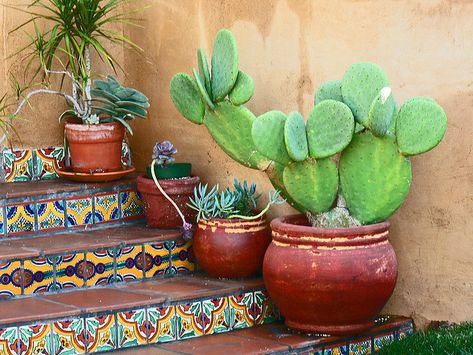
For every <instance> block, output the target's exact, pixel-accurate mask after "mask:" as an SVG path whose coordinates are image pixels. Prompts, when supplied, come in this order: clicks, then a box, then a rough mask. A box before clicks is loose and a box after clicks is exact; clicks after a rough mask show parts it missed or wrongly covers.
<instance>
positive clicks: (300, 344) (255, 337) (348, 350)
mask: <svg viewBox="0 0 473 355" xmlns="http://www.w3.org/2000/svg"><path fill="white" fill-rule="evenodd" d="M412 332H413V323H412V320H411V319H409V318H404V317H391V318H390V319H389V320H387V321H386V322H384V323H382V324H379V325H376V326H375V327H374V328H372V329H371V330H370V331H368V332H365V333H363V334H359V335H356V336H351V337H334V336H328V337H323V336H308V335H302V334H297V333H295V332H292V331H290V330H289V329H288V328H287V327H286V326H285V325H284V324H282V323H280V322H279V323H274V324H267V325H262V326H258V327H253V328H248V329H244V330H237V331H233V332H229V333H220V334H215V335H212V336H206V337H200V338H194V339H190V340H184V341H179V342H172V343H167V344H158V345H153V346H149V347H144V348H136V349H132V350H128V351H124V352H120V354H122V355H151V354H163V355H164V354H169V355H171V354H188V355H194V354H195V355H200V354H206V355H213V354H215V355H220V354H275V353H276V354H291V355H293V354H294V355H295V354H305V355H309V354H315V355H322V354H371V353H372V352H374V351H377V350H379V349H380V348H381V347H382V346H383V345H384V344H383V343H384V342H386V341H389V340H398V339H399V338H402V337H405V336H407V335H409V334H412Z"/></svg>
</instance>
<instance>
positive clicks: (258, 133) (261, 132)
mask: <svg viewBox="0 0 473 355" xmlns="http://www.w3.org/2000/svg"><path fill="white" fill-rule="evenodd" d="M285 123H286V115H285V114H284V113H282V112H280V111H269V112H266V113H264V114H262V115H261V116H259V117H258V118H257V119H256V120H255V121H254V123H253V128H252V130H251V136H252V137H253V142H254V144H255V146H256V148H257V149H258V151H259V152H260V153H261V154H263V155H264V156H265V157H267V158H269V159H271V160H274V161H276V162H278V163H280V164H284V165H285V164H287V163H289V161H290V158H289V155H288V154H287V150H286V144H285V143H284V124H285Z"/></svg>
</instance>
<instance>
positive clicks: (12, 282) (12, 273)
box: [0, 261, 21, 298]
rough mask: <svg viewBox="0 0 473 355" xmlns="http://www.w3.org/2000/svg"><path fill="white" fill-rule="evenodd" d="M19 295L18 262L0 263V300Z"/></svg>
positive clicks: (19, 265) (19, 275) (19, 273)
mask: <svg viewBox="0 0 473 355" xmlns="http://www.w3.org/2000/svg"><path fill="white" fill-rule="evenodd" d="M19 295H21V263H20V261H8V262H1V261H0V298H1V297H10V296H19Z"/></svg>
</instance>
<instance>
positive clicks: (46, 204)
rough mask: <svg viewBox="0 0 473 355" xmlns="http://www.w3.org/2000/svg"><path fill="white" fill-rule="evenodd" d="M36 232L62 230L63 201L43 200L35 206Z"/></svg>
mask: <svg viewBox="0 0 473 355" xmlns="http://www.w3.org/2000/svg"><path fill="white" fill-rule="evenodd" d="M36 211H37V212H36V213H37V215H38V230H49V231H52V230H59V229H63V228H64V216H65V215H64V201H63V200H44V201H38V203H37V204H36Z"/></svg>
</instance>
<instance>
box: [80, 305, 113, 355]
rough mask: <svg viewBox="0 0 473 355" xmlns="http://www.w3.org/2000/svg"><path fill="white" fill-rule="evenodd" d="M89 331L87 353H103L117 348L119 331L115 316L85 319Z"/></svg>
mask: <svg viewBox="0 0 473 355" xmlns="http://www.w3.org/2000/svg"><path fill="white" fill-rule="evenodd" d="M85 326H86V329H87V334H88V340H87V352H88V353H94V352H103V351H110V350H113V349H116V348H117V329H116V325H115V318H114V316H113V314H108V315H101V316H95V317H89V318H86V319H85Z"/></svg>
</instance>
